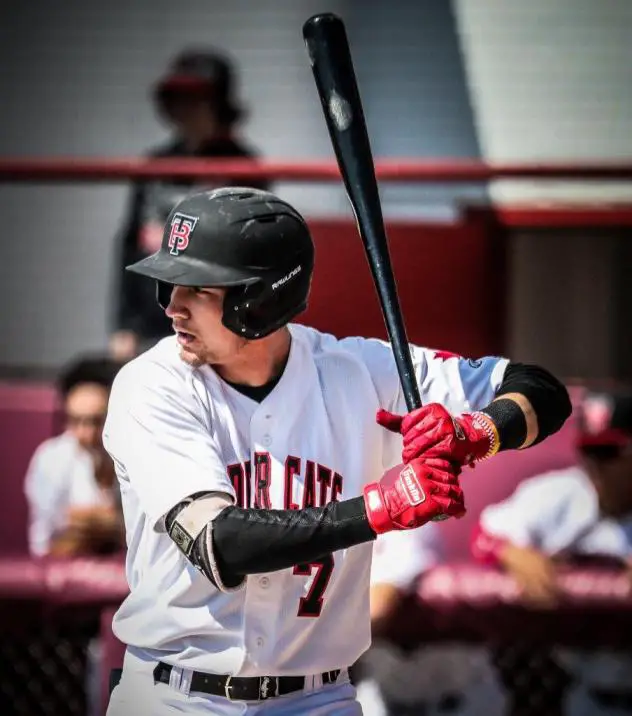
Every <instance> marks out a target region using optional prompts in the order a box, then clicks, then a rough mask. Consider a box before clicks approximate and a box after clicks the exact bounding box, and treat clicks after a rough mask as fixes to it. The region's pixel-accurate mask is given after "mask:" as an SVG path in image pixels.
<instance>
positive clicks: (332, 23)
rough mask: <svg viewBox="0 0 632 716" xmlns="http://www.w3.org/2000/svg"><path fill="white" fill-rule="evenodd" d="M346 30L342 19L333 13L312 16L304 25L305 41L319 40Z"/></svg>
mask: <svg viewBox="0 0 632 716" xmlns="http://www.w3.org/2000/svg"><path fill="white" fill-rule="evenodd" d="M340 28H342V29H343V30H344V24H343V22H342V19H341V18H340V17H338V15H335V14H334V13H333V12H324V13H320V14H319V15H312V17H310V18H309V20H306V21H305V23H304V24H303V38H304V39H305V40H318V39H319V38H322V37H324V36H328V35H330V34H331V33H332V31H333V32H335V31H336V30H338V31H340Z"/></svg>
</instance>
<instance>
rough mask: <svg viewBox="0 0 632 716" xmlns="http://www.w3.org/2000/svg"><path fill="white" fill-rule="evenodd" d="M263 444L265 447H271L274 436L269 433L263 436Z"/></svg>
mask: <svg viewBox="0 0 632 716" xmlns="http://www.w3.org/2000/svg"><path fill="white" fill-rule="evenodd" d="M261 444H262V445H263V446H264V447H270V445H272V438H271V437H270V436H269V435H264V436H263V437H262V438H261Z"/></svg>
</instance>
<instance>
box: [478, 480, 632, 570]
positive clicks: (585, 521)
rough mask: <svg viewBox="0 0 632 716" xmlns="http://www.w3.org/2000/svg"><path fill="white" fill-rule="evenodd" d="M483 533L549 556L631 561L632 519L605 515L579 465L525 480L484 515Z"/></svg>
mask: <svg viewBox="0 0 632 716" xmlns="http://www.w3.org/2000/svg"><path fill="white" fill-rule="evenodd" d="M480 526H481V528H482V529H483V532H486V533H488V534H490V535H493V536H494V537H501V538H505V539H508V540H510V541H511V542H513V543H514V544H516V545H518V546H520V547H527V546H530V547H536V548H538V549H540V550H541V551H543V552H545V553H547V554H551V555H553V554H557V553H560V552H562V551H566V550H569V551H571V550H572V551H573V552H574V553H576V554H600V555H609V556H611V557H621V558H623V559H629V558H630V557H632V515H630V517H628V518H627V519H619V520H614V519H607V518H604V517H602V516H601V515H600V512H599V504H598V501H597V493H596V492H595V490H594V488H593V486H592V484H591V482H590V480H589V478H588V476H587V475H586V473H585V472H584V470H583V469H582V468H581V467H579V466H574V467H569V468H566V469H564V470H555V471H552V472H549V473H545V474H543V475H538V476H536V477H532V478H529V479H527V480H524V481H523V482H522V483H520V485H518V487H517V488H516V490H515V492H514V493H513V495H511V496H510V497H509V498H508V499H507V500H505V501H503V502H500V503H498V504H496V505H490V506H489V507H486V508H485V509H484V510H483V511H482V512H481V517H480Z"/></svg>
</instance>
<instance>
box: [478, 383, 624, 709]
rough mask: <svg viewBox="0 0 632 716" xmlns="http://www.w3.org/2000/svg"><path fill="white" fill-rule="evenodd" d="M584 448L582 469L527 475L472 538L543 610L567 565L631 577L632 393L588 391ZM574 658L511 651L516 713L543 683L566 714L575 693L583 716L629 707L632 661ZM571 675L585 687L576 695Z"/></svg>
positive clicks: (488, 512)
mask: <svg viewBox="0 0 632 716" xmlns="http://www.w3.org/2000/svg"><path fill="white" fill-rule="evenodd" d="M577 450H578V455H579V462H578V464H577V465H576V466H572V467H569V468H566V469H564V470H556V471H552V472H549V473H546V474H542V475H537V476H535V477H532V478H530V479H528V480H524V481H523V482H522V483H521V484H520V485H519V486H518V488H517V489H516V490H515V492H514V494H513V495H511V496H510V497H509V498H508V499H507V500H504V501H503V502H501V503H499V504H496V505H490V506H489V507H487V508H485V509H484V510H483V511H482V513H481V517H480V523H479V526H478V529H477V531H476V534H475V539H474V540H473V549H474V554H475V556H476V557H477V558H478V559H480V560H482V561H484V562H487V563H490V564H498V565H500V566H502V567H503V568H504V569H506V570H508V571H509V572H510V573H511V574H512V575H513V576H514V577H515V578H516V579H517V580H518V582H519V583H520V584H521V585H522V587H523V593H524V598H525V600H526V601H527V602H528V603H529V604H530V605H535V606H538V607H540V608H552V607H555V606H556V605H557V604H558V599H559V590H558V586H557V583H556V573H557V571H558V569H559V566H560V565H563V564H567V565H568V564H571V565H572V564H573V563H578V562H580V563H585V562H586V561H590V562H597V563H598V564H603V563H606V564H611V565H612V566H616V565H618V566H619V567H620V568H623V569H629V570H630V572H631V574H632V393H625V392H612V391H610V392H596V391H588V392H587V393H586V395H585V396H584V397H583V398H582V399H581V401H580V404H579V406H578V431H577ZM631 578H632V577H631ZM512 651H514V648H513V647H512ZM570 657H571V655H570V654H569V653H568V652H565V653H561V652H560V651H559V650H556V651H555V652H554V650H553V649H550V650H549V651H548V652H546V653H538V654H534V653H533V652H531V651H528V652H527V653H524V654H522V653H516V654H515V655H514V656H513V657H512V658H511V659H510V658H509V654H503V655H502V658H501V659H499V662H501V663H503V664H504V666H505V669H506V678H507V679H508V681H507V687H508V688H509V689H510V691H511V697H512V699H513V702H514V703H513V705H512V708H511V711H510V712H511V713H512V714H520V713H525V708H528V706H529V699H530V697H531V691H532V688H533V687H532V684H533V683H535V682H536V681H539V682H540V685H539V686H538V688H539V689H540V690H542V691H546V692H547V698H548V699H549V704H548V707H549V709H550V712H551V713H562V712H563V710H564V702H565V701H566V700H567V696H571V701H569V703H568V705H569V706H570V707H571V708H570V713H573V714H576V715H577V716H579V715H580V714H584V713H585V714H594V713H599V714H607V713H613V714H615V713H621V712H622V710H623V711H625V712H628V713H629V711H630V710H631V709H632V687H631V686H630V684H631V683H632V682H631V680H630V674H631V673H632V660H630V659H629V658H627V659H626V658H623V657H618V658H613V657H612V655H608V654H606V653H604V652H599V651H594V652H592V653H591V654H587V653H584V654H578V653H574V654H573V655H572V658H570ZM516 658H520V659H522V660H525V668H526V669H528V670H529V672H530V674H529V676H530V679H524V678H523V677H520V678H517V679H513V676H514V674H512V673H511V671H512V662H514V661H515V659H516ZM568 672H570V673H568ZM571 674H572V675H573V676H574V677H575V679H574V681H575V682H576V685H578V686H579V689H577V688H573V690H572V691H571V690H570V689H571V678H570V677H571ZM540 676H541V678H540ZM555 708H557V711H555Z"/></svg>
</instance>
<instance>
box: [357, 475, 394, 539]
mask: <svg viewBox="0 0 632 716" xmlns="http://www.w3.org/2000/svg"><path fill="white" fill-rule="evenodd" d="M364 504H365V508H366V517H367V520H368V522H369V526H370V527H371V529H372V530H373V531H374V532H375V534H378V535H379V534H383V533H384V532H390V531H391V530H392V529H393V520H392V519H391V516H390V515H389V513H388V509H387V507H386V504H385V503H384V496H383V495H382V491H381V490H380V487H379V484H378V483H376V482H372V483H370V484H369V485H366V486H365V488H364Z"/></svg>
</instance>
